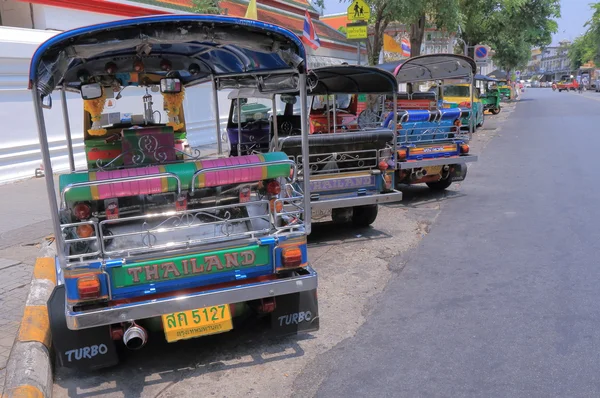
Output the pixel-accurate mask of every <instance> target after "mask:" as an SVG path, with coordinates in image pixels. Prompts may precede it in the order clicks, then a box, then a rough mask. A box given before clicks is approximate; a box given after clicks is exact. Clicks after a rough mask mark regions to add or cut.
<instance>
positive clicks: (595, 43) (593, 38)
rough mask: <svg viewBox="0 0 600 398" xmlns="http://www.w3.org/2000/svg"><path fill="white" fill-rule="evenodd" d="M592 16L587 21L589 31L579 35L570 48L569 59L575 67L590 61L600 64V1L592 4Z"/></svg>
mask: <svg viewBox="0 0 600 398" xmlns="http://www.w3.org/2000/svg"><path fill="white" fill-rule="evenodd" d="M590 8H591V9H592V11H593V14H592V18H591V19H590V20H589V21H587V22H586V24H585V26H586V27H587V28H588V29H587V31H586V32H585V33H584V34H583V35H581V36H579V37H577V38H576V39H575V40H574V41H573V44H572V45H571V47H570V48H569V59H570V60H571V64H572V65H573V68H579V67H580V66H581V65H583V64H584V63H586V62H588V61H594V62H595V63H596V64H600V3H594V4H590Z"/></svg>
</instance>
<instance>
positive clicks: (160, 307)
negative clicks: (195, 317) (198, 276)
mask: <svg viewBox="0 0 600 398" xmlns="http://www.w3.org/2000/svg"><path fill="white" fill-rule="evenodd" d="M316 288H317V273H316V272H315V271H314V270H313V269H312V268H311V267H310V266H307V267H306V268H303V269H301V270H299V271H297V272H296V273H295V274H294V275H292V276H289V277H285V278H281V279H273V280H267V281H260V282H253V283H246V284H239V285H235V286H231V287H225V288H219V289H215V290H203V291H199V292H195V293H189V294H185V295H176V292H175V293H174V294H173V296H170V297H165V298H159V299H150V300H146V301H140V302H134V303H126V304H118V305H114V306H111V307H107V308H100V309H94V310H89V311H81V312H77V311H70V310H68V309H66V323H67V327H68V328H69V329H71V330H79V329H87V328H92V327H96V326H104V325H111V324H115V323H121V322H127V321H133V320H138V319H145V318H153V317H157V316H161V315H164V314H170V313H173V312H180V311H188V310H193V309H198V308H204V307H210V306H216V305H222V304H233V303H241V302H245V301H251V300H258V299H261V298H267V297H277V296H283V295H286V294H292V293H299V292H303V291H307V290H314V289H316Z"/></svg>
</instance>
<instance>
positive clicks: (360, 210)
mask: <svg viewBox="0 0 600 398" xmlns="http://www.w3.org/2000/svg"><path fill="white" fill-rule="evenodd" d="M378 212H379V207H378V206H377V205H366V206H356V207H355V208H354V212H353V214H352V224H354V226H356V227H368V226H369V225H371V224H373V223H374V222H375V219H376V218H377V213H378Z"/></svg>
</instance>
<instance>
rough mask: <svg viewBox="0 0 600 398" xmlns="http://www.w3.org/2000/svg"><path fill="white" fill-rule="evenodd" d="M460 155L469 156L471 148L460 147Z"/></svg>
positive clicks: (466, 146) (463, 145)
mask: <svg viewBox="0 0 600 398" xmlns="http://www.w3.org/2000/svg"><path fill="white" fill-rule="evenodd" d="M460 153H463V154H467V153H469V146H468V145H467V144H461V145H460Z"/></svg>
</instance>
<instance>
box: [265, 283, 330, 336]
mask: <svg viewBox="0 0 600 398" xmlns="http://www.w3.org/2000/svg"><path fill="white" fill-rule="evenodd" d="M275 303H276V307H275V311H273V313H272V314H271V330H272V332H273V334H274V335H276V336H286V335H292V334H298V333H306V332H314V331H317V330H319V306H318V300H317V290H316V289H315V290H307V291H304V292H300V293H294V294H286V295H285V296H278V297H276V299H275Z"/></svg>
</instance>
